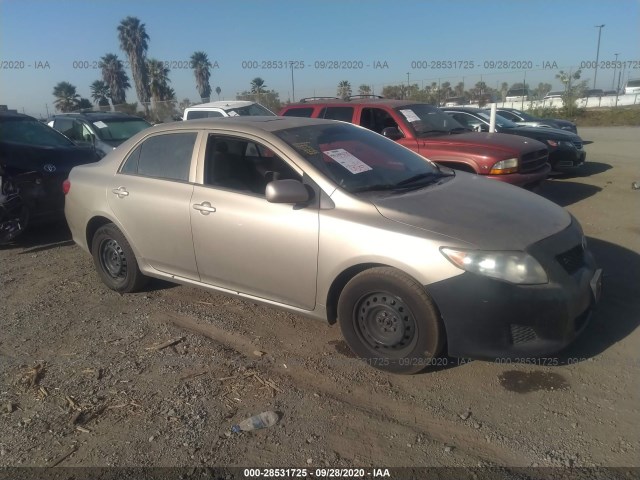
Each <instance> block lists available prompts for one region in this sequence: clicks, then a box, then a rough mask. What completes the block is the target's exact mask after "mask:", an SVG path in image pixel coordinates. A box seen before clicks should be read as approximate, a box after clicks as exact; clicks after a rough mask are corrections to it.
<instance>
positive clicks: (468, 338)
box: [426, 224, 602, 359]
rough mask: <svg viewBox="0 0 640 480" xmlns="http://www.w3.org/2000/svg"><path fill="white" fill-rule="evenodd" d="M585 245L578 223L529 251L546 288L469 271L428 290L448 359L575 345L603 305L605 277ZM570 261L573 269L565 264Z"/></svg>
mask: <svg viewBox="0 0 640 480" xmlns="http://www.w3.org/2000/svg"><path fill="white" fill-rule="evenodd" d="M581 240H582V233H581V231H580V229H579V227H576V226H575V224H574V225H572V226H570V227H568V228H567V229H565V230H564V231H563V232H560V233H559V234H556V235H553V236H552V237H549V238H547V239H545V240H542V241H540V242H538V243H536V244H534V245H532V246H531V247H530V248H529V249H528V252H529V253H530V254H531V255H533V256H534V257H535V258H536V259H537V260H538V261H539V262H540V263H541V264H542V265H543V267H544V268H545V271H546V272H547V275H548V277H549V282H548V283H546V284H543V285H515V284H511V283H507V282H503V281H499V280H495V279H491V278H488V277H485V276H481V275H477V274H473V273H469V272H465V273H464V274H462V275H459V276H456V277H453V278H451V279H448V280H443V281H441V282H437V283H434V284H431V285H427V286H426V289H427V291H428V293H429V294H430V295H431V296H432V298H433V299H434V301H435V303H436V305H437V307H438V309H439V311H440V314H441V316H442V320H443V322H444V326H445V330H446V335H447V345H448V353H449V355H451V356H456V357H474V358H509V359H514V358H515V359H517V358H527V357H541V356H545V355H551V354H553V353H556V352H558V351H560V350H562V349H564V348H565V347H566V346H568V345H569V344H570V343H571V342H573V340H574V339H575V338H576V337H577V336H578V334H579V333H580V332H581V331H582V330H583V329H584V328H585V326H586V325H587V323H588V322H589V319H590V317H591V313H592V311H593V308H594V306H595V304H596V303H597V301H598V300H599V296H600V288H601V278H602V275H601V270H599V269H597V268H596V265H595V261H594V259H593V257H592V255H591V254H590V252H589V250H588V249H584V248H582V243H581ZM568 252H571V253H570V254H568ZM567 258H568V260H566V261H567V262H569V264H568V267H570V269H569V270H568V269H567V267H565V266H563V264H562V263H561V261H565V259H567ZM560 259H562V260H560Z"/></svg>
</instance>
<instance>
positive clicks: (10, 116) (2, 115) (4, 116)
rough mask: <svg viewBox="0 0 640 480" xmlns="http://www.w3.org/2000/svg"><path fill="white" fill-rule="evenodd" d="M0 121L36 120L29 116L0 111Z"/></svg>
mask: <svg viewBox="0 0 640 480" xmlns="http://www.w3.org/2000/svg"><path fill="white" fill-rule="evenodd" d="M0 120H3V121H4V120H36V121H37V119H36V118H34V117H31V116H29V115H25V114H24V113H17V112H6V111H4V112H2V111H0Z"/></svg>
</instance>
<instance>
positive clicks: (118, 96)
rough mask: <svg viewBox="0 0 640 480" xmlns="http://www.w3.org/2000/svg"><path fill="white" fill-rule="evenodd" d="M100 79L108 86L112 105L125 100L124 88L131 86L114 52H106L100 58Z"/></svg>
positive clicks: (122, 102) (120, 103)
mask: <svg viewBox="0 0 640 480" xmlns="http://www.w3.org/2000/svg"><path fill="white" fill-rule="evenodd" d="M100 67H101V68H102V80H103V81H104V83H106V84H107V86H108V88H109V97H110V98H111V101H112V102H113V104H114V105H122V104H124V103H126V102H127V96H126V90H127V88H130V87H131V84H130V83H129V76H128V75H127V72H125V71H124V67H123V66H122V62H121V61H120V59H119V58H118V56H117V55H116V54H115V53H107V54H106V55H105V56H103V57H102V58H101V59H100Z"/></svg>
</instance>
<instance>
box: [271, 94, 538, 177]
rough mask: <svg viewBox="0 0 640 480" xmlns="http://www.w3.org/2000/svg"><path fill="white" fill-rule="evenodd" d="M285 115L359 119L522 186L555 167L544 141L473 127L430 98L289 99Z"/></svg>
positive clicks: (443, 159) (432, 154)
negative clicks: (475, 130) (420, 100)
mask: <svg viewBox="0 0 640 480" xmlns="http://www.w3.org/2000/svg"><path fill="white" fill-rule="evenodd" d="M280 115H283V116H286V117H289V116H297V117H302V116H306V117H310V118H327V119H331V120H341V121H344V122H350V123H354V124H356V125H360V126H363V127H365V128H368V129H369V130H373V131H374V132H376V133H379V134H381V135H384V136H386V137H388V138H391V139H392V140H396V141H397V142H398V143H400V144H401V145H403V146H405V147H407V148H409V149H411V150H413V151H414V152H416V153H419V154H420V155H422V156H423V157H426V158H428V159H430V160H433V161H434V162H438V163H439V164H441V165H446V166H448V167H451V168H455V169H457V170H464V171H467V172H472V173H476V174H478V175H482V176H483V177H487V178H492V179H494V180H499V181H502V182H506V183H511V184H513V185H517V186H520V187H526V188H534V187H536V186H537V185H538V184H539V183H540V182H542V181H543V180H544V179H545V178H546V177H547V175H548V174H549V171H550V167H549V165H548V164H547V160H548V152H547V149H546V146H545V145H542V144H540V143H538V142H535V141H531V140H524V139H516V138H514V137H512V136H509V135H495V134H492V135H489V134H477V133H471V132H470V131H469V130H468V129H467V128H466V127H464V126H462V125H460V124H459V123H458V122H456V121H455V120H452V119H451V118H450V117H449V116H447V115H445V114H443V113H442V111H441V110H439V109H438V108H436V107H434V106H432V105H428V104H426V103H418V102H413V101H410V100H389V99H382V98H363V99H354V100H340V99H326V98H325V99H318V100H315V99H314V100H311V101H304V102H301V103H296V104H290V105H287V106H286V107H284V108H283V109H282V110H281V111H280Z"/></svg>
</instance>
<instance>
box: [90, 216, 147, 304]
mask: <svg viewBox="0 0 640 480" xmlns="http://www.w3.org/2000/svg"><path fill="white" fill-rule="evenodd" d="M91 252H92V254H93V263H94V264H95V266H96V270H98V275H99V276H100V279H101V280H102V281H103V282H104V284H105V285H106V286H107V287H109V288H110V289H112V290H115V291H116V292H119V293H130V292H135V291H137V290H140V289H141V288H142V287H143V286H144V284H145V283H146V282H147V277H145V276H144V275H143V274H142V272H140V269H139V268H138V262H137V261H136V257H135V255H134V253H133V249H132V248H131V246H130V245H129V242H128V241H127V239H126V238H125V237H124V235H123V234H122V232H121V231H120V230H119V229H118V227H116V226H115V225H114V224H112V223H109V224H107V225H104V226H102V227H100V228H99V229H98V230H97V231H96V233H95V235H94V236H93V240H92V242H91Z"/></svg>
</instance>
